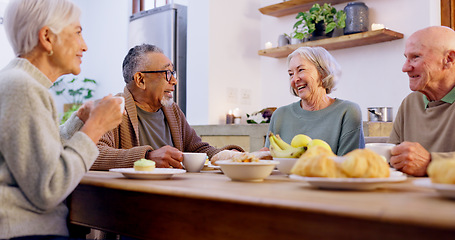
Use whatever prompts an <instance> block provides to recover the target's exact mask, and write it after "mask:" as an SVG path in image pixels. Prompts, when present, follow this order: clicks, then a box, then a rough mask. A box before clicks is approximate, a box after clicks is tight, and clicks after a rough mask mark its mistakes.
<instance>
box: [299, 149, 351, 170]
mask: <svg viewBox="0 0 455 240" xmlns="http://www.w3.org/2000/svg"><path fill="white" fill-rule="evenodd" d="M333 157H336V155H335V154H333V152H332V151H330V150H328V149H326V148H324V147H321V146H314V147H311V148H309V149H308V150H307V151H306V152H305V153H304V154H302V156H300V158H299V160H297V162H296V163H295V164H294V167H292V169H291V173H292V174H296V175H300V176H305V177H327V178H337V177H343V176H342V174H341V172H340V171H339V169H338V168H337V163H336V162H335V161H334V159H333Z"/></svg>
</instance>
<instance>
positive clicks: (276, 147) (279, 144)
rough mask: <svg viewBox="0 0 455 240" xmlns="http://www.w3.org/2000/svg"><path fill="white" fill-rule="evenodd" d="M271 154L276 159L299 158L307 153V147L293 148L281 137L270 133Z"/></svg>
mask: <svg viewBox="0 0 455 240" xmlns="http://www.w3.org/2000/svg"><path fill="white" fill-rule="evenodd" d="M269 142H270V154H271V155H272V157H276V158H298V157H300V155H302V154H303V153H304V152H305V147H296V148H295V147H292V146H291V145H289V144H288V143H286V142H285V141H283V140H282V139H281V138H280V137H279V135H274V134H273V133H272V132H270V133H269Z"/></svg>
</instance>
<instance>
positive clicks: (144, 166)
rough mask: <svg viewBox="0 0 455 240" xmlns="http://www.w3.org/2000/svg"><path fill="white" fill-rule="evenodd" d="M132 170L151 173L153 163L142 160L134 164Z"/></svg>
mask: <svg viewBox="0 0 455 240" xmlns="http://www.w3.org/2000/svg"><path fill="white" fill-rule="evenodd" d="M134 170H135V171H147V172H150V171H153V170H155V162H154V161H151V160H147V159H145V158H142V159H141V160H137V161H136V162H134Z"/></svg>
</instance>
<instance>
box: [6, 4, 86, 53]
mask: <svg viewBox="0 0 455 240" xmlns="http://www.w3.org/2000/svg"><path fill="white" fill-rule="evenodd" d="M80 15H81V10H80V9H79V8H78V7H77V6H76V5H74V4H73V3H72V2H70V1H68V0H11V1H10V3H9V4H8V6H7V8H6V10H5V17H4V19H3V20H4V21H3V22H4V26H5V31H6V36H7V37H8V40H9V42H10V44H11V46H12V47H13V51H14V53H15V54H16V56H21V55H24V54H27V53H29V52H30V51H32V50H33V48H34V47H35V46H36V45H37V44H38V33H39V30H40V29H41V28H43V27H44V26H48V27H49V28H50V29H51V31H52V32H53V33H55V34H57V35H58V34H59V33H60V32H61V31H62V30H63V28H65V27H67V26H68V25H70V24H72V23H75V22H77V21H79V17H80Z"/></svg>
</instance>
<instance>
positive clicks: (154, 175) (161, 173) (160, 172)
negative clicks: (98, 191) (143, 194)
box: [109, 168, 186, 179]
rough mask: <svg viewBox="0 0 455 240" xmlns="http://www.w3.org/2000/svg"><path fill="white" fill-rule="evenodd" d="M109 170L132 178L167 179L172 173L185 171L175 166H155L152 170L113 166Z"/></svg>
mask: <svg viewBox="0 0 455 240" xmlns="http://www.w3.org/2000/svg"><path fill="white" fill-rule="evenodd" d="M109 171H110V172H119V173H121V174H123V176H125V177H127V178H134V179H168V178H171V177H172V176H173V175H174V174H181V173H185V172H186V171H185V170H183V169H176V168H155V170H153V171H136V170H134V168H113V169H110V170H109Z"/></svg>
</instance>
